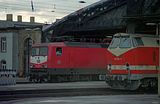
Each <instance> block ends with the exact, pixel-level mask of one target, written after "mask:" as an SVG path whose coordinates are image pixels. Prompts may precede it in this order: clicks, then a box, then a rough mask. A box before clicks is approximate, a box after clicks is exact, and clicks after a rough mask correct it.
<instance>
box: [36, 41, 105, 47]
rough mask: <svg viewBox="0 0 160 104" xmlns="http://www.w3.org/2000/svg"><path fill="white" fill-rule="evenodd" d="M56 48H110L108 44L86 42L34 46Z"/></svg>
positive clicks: (37, 45)
mask: <svg viewBox="0 0 160 104" xmlns="http://www.w3.org/2000/svg"><path fill="white" fill-rule="evenodd" d="M48 45H49V46H56V47H65V46H71V47H88V48H91V47H92V48H108V44H97V43H86V42H53V43H39V44H34V45H33V47H40V46H42V47H43V46H48Z"/></svg>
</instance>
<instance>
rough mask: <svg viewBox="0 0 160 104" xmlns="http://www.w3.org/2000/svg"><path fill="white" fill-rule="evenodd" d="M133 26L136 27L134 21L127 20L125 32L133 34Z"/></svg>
mask: <svg viewBox="0 0 160 104" xmlns="http://www.w3.org/2000/svg"><path fill="white" fill-rule="evenodd" d="M135 28H136V24H135V23H134V22H129V21H128V24H127V30H126V32H127V33H132V34H134V33H135Z"/></svg>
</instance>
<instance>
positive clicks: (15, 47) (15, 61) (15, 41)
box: [12, 32, 19, 70]
mask: <svg viewBox="0 0 160 104" xmlns="http://www.w3.org/2000/svg"><path fill="white" fill-rule="evenodd" d="M12 51H13V52H12V57H13V58H12V63H13V66H12V68H13V69H16V70H17V69H18V65H19V61H18V34H17V32H14V33H13V48H12Z"/></svg>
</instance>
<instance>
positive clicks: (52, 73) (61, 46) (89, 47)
mask: <svg viewBox="0 0 160 104" xmlns="http://www.w3.org/2000/svg"><path fill="white" fill-rule="evenodd" d="M107 51H108V50H107V45H105V44H96V43H81V42H55V43H42V44H37V45H33V47H32V52H31V56H30V80H32V81H36V82H37V81H38V82H39V81H51V82H61V81H78V80H98V79H99V75H105V74H106V65H107V57H106V53H107Z"/></svg>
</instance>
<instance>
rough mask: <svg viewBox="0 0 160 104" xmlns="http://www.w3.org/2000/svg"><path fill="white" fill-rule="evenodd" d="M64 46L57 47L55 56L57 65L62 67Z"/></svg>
mask: <svg viewBox="0 0 160 104" xmlns="http://www.w3.org/2000/svg"><path fill="white" fill-rule="evenodd" d="M62 55H63V51H62V47H56V57H55V61H56V62H55V64H56V66H57V67H60V66H61V65H62Z"/></svg>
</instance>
